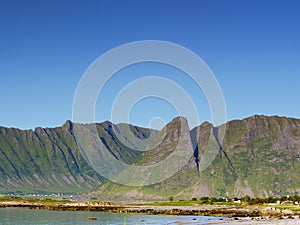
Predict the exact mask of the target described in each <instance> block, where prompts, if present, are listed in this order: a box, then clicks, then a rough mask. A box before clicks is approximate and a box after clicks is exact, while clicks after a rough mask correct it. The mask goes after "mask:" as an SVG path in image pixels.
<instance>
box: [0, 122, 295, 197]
mask: <svg viewBox="0 0 300 225" xmlns="http://www.w3.org/2000/svg"><path fill="white" fill-rule="evenodd" d="M76 125H77V126H80V127H81V128H82V129H87V128H88V127H89V126H92V125H91V124H87V125H79V124H73V123H71V122H70V121H67V122H66V123H65V124H64V125H63V126H62V127H57V128H36V129H35V130H34V131H32V130H26V131H25V130H19V129H15V128H5V127H0V192H2V193H4V192H9V191H23V192H25V191H31V192H33V191H42V192H81V193H84V192H91V191H92V192H91V193H90V196H93V197H98V198H99V199H100V198H101V199H103V200H104V199H109V200H125V199H127V200H128V199H130V200H139V199H142V200H147V199H148V200H154V199H160V200H167V199H168V198H169V197H170V196H174V197H175V199H191V198H193V197H195V198H199V197H201V196H216V197H226V196H229V197H231V196H245V195H250V196H258V197H265V196H281V195H285V194H290V195H292V194H300V179H299V174H300V120H298V119H292V118H285V117H266V116H252V117H249V118H246V119H244V120H235V121H230V122H228V123H227V124H226V133H225V135H224V139H222V138H221V135H220V134H221V130H222V129H224V128H225V126H224V125H223V126H222V127H217V128H216V127H213V126H212V125H211V124H209V123H207V122H205V123H203V124H202V125H200V126H199V127H196V128H194V129H192V130H191V131H190V129H189V127H188V125H187V122H186V120H185V119H184V118H180V117H179V118H175V119H174V120H173V121H171V122H170V123H169V124H167V125H166V127H165V128H164V129H163V130H162V131H160V132H158V131H153V130H149V129H146V128H140V127H135V126H131V125H129V126H126V125H124V124H123V125H122V124H120V125H119V126H116V125H114V124H112V123H110V122H103V123H100V124H96V130H97V134H96V136H95V137H96V138H99V141H100V142H101V145H103V146H105V148H106V149H107V150H108V151H109V152H110V153H111V154H112V155H113V157H114V158H115V159H117V160H119V161H121V162H122V163H126V164H129V165H134V166H137V167H138V166H151V165H155V164H157V163H159V162H164V160H166V159H168V157H170V156H171V155H172V153H173V152H174V150H175V149H176V147H177V148H178V146H179V147H180V149H181V150H182V151H181V152H180V151H179V154H178V155H177V158H176V157H175V158H173V160H172V161H170V162H168V163H169V164H168V168H171V170H172V169H173V170H174V171H175V172H176V171H177V170H178V169H180V170H179V172H178V173H174V174H167V175H170V176H169V178H168V179H166V180H164V181H163V182H160V183H158V184H150V185H147V186H142V187H135V186H127V185H121V184H117V183H115V182H112V181H108V180H107V179H105V178H103V177H102V176H101V175H99V174H98V173H97V172H96V171H95V170H94V169H93V168H92V167H91V166H90V164H92V163H93V160H91V161H89V160H86V158H85V157H84V156H83V155H82V149H81V148H79V147H78V145H77V143H78V140H76V138H75V136H74V132H75V131H74V126H76ZM118 132H120V133H122V134H121V136H120V134H118ZM150 134H154V138H153V139H151V141H150V142H149V143H147V146H146V147H147V149H150V150H149V151H140V150H144V149H139V148H144V147H145V146H143V144H142V142H143V141H145V140H146V139H147V138H149V137H150ZM130 135H133V136H134V137H135V138H137V141H135V142H131V140H132V138H133V137H132V136H130ZM84 141H85V142H86V143H87V144H89V145H91V143H92V141H91V140H84ZM79 146H80V145H79ZM91 146H92V145H91ZM80 147H82V146H80ZM185 151H186V152H187V154H188V155H189V158H187V159H186V160H183V159H184V157H183V156H184V154H185ZM87 161H89V163H88V162H87ZM167 171H169V170H167V169H165V168H163V167H162V168H160V169H159V172H156V173H153V172H151V171H146V172H147V173H148V174H147V176H144V174H142V173H141V174H139V173H136V172H135V173H133V172H131V171H130V169H128V168H127V169H126V170H123V171H121V173H120V174H119V176H120V177H122V178H123V181H124V180H125V181H128V183H129V184H130V183H132V184H133V181H134V180H135V179H142V181H144V182H150V181H151V180H153V179H155V178H157V179H159V178H164V175H165V174H166V173H167ZM151 173H152V174H151ZM126 174H127V175H128V174H130V176H128V177H126V176H127V175H126ZM125 175H126V176H125ZM156 176H157V177H156ZM143 177H145V179H144V180H143ZM116 179H117V177H116ZM147 179H148V180H147ZM150 183H151V182H150Z"/></svg>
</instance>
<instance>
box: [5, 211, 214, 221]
mask: <svg viewBox="0 0 300 225" xmlns="http://www.w3.org/2000/svg"><path fill="white" fill-rule="evenodd" d="M89 217H95V218H97V220H95V221H90V220H88V218H89ZM219 219H220V218H217V217H206V216H170V215H144V214H116V213H108V212H82V211H78V212H73V211H64V212H61V211H50V210H37V209H24V208H0V224H1V225H7V224H14V225H29V224H30V225H34V224H38V225H50V224H67V225H71V224H72V225H75V224H78V225H79V224H80V225H85V224H87V225H94V224H98V225H102V224H103V225H107V224H120V225H124V224H126V225H148V224H149V225H150V224H177V225H178V224H206V223H207V222H208V221H210V222H211V221H212V220H219Z"/></svg>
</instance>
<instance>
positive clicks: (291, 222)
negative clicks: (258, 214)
mask: <svg viewBox="0 0 300 225" xmlns="http://www.w3.org/2000/svg"><path fill="white" fill-rule="evenodd" d="M207 224H221V225H271V224H272V225H300V219H283V220H277V219H272V220H252V219H251V218H244V219H240V220H234V219H228V220H224V221H211V222H208V223H207Z"/></svg>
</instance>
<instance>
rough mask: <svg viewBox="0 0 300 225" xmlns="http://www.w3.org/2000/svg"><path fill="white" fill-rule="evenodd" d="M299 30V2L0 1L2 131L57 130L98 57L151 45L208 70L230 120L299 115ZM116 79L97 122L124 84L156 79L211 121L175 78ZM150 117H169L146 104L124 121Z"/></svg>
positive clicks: (162, 107) (157, 69) (146, 69)
mask: <svg viewBox="0 0 300 225" xmlns="http://www.w3.org/2000/svg"><path fill="white" fill-rule="evenodd" d="M299 27H300V2H299V1H297V0H295V1H292V0H287V1H284V0H282V1H276V0H272V1H271V0H257V1H254V0H251V1H248V0H243V1H240V0H238V1H230V0H220V1H216V0H207V1H202V0H197V1H196V0H195V1H192V0H190V1H184V0H182V1H176V0H175V1H174V0H173V1H171V0H170V1H168V0H166V1H161V0H160V1H157V0H151V1H150V0H149V1H146V0H144V1H140V0H138V1H132V0H128V1H122V0H119V1H114V0H112V1H109V0H103V1H100V0H99V1H95V0H88V1H86V0H82V1H78V0H68V1H67V0H51V1H46V0H44V1H40V0H36V1H32V0H26V1H21V0H19V1H15V0H6V1H5V0H1V1H0V104H1V106H0V107H1V108H0V125H1V126H7V127H18V128H22V129H31V128H34V127H37V126H42V127H54V126H60V125H61V124H63V123H64V122H65V121H66V120H67V119H72V104H73V98H74V93H75V91H76V87H77V85H78V82H79V81H80V79H81V77H82V75H83V74H84V72H85V70H86V69H87V68H88V66H89V65H90V64H91V63H92V62H93V61H94V60H95V59H97V58H98V57H99V56H101V55H102V54H104V53H105V52H106V51H108V50H110V49H112V48H115V47H117V46H119V45H121V44H125V43H128V42H132V41H139V40H149V39H150V40H164V41H170V42H174V43H177V44H179V45H182V46H184V47H186V48H189V49H190V50H192V51H193V52H195V53H196V54H198V55H199V56H200V57H201V58H202V59H203V60H204V61H205V62H206V63H207V64H208V65H209V67H210V68H211V69H212V71H213V72H214V74H215V76H216V78H217V80H218V82H219V84H220V86H221V88H222V90H223V94H224V98H225V102H226V106H227V117H228V120H231V119H242V118H244V117H247V116H251V115H253V114H265V115H283V116H288V117H296V118H300V104H299V103H298V101H299V97H300V29H299ZM137 71H139V72H138V73H137ZM123 73H124V74H125V75H123V76H119V77H118V74H116V75H115V77H113V78H112V79H111V82H110V84H109V85H108V86H107V88H106V89H104V92H103V96H104V97H103V99H104V100H99V101H98V103H97V107H96V119H97V121H99V122H101V121H104V120H110V119H111V117H110V116H111V115H110V109H111V105H112V101H113V99H114V94H116V93H118V91H119V90H120V89H122V87H124V85H126V84H127V83H128V82H130V81H132V80H134V79H137V78H139V77H143V76H145V75H157V74H159V75H161V76H165V77H167V78H169V79H171V80H173V81H174V82H178V83H180V85H181V86H182V87H183V88H184V89H185V90H187V92H189V94H190V95H192V99H193V101H194V102H195V105H196V106H197V109H198V110H199V112H200V121H204V120H210V114H209V109H208V106H207V103H206V102H205V98H204V97H203V96H201V93H200V94H199V95H198V94H197V90H194V87H193V84H192V83H191V82H190V81H189V80H188V79H186V78H181V77H182V74H179V73H178V71H175V70H172V69H170V68H166V67H164V66H159V65H152V66H151V65H150V66H149V65H138V66H137V67H136V68H135V69H133V70H132V71H131V68H127V70H126V69H124V71H123ZM135 73H136V74H135ZM126 74H127V76H126ZM105 90H106V92H105ZM198 92H199V91H198ZM155 116H158V117H162V118H163V120H165V122H168V121H170V120H171V119H172V118H173V117H174V116H176V111H175V110H174V108H173V107H172V106H171V105H170V104H168V103H166V102H163V101H162V100H159V99H145V100H144V101H142V102H140V103H139V104H137V105H136V106H135V107H134V108H133V109H132V112H131V115H130V121H129V122H132V123H134V124H137V125H141V126H147V125H148V124H149V121H150V120H151V118H153V117H155ZM114 122H119V121H114ZM193 125H194V124H192V125H191V126H193Z"/></svg>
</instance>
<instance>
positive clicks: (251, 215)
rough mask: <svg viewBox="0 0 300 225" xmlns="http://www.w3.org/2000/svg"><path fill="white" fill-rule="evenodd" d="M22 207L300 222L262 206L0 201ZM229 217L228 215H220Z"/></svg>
mask: <svg viewBox="0 0 300 225" xmlns="http://www.w3.org/2000/svg"><path fill="white" fill-rule="evenodd" d="M9 207H21V208H29V209H46V210H55V211H99V212H111V213H124V214H126V213H140V214H147V215H176V216H179V215H182V216H188V215H189V216H191V215H193V216H215V217H220V220H217V221H211V222H209V221H208V223H207V224H223V225H227V224H240V225H246V224H279V225H283V224H287V225H294V224H300V219H299V216H300V212H293V211H290V210H278V209H275V208H271V207H265V208H262V207H259V206H216V205H194V206H156V205H151V204H149V205H143V204H114V203H110V202H63V201H62V202H59V201H50V200H48V201H44V200H42V201H29V200H26V199H21V200H18V201H16V200H7V201H0V208H9ZM221 218H226V219H221Z"/></svg>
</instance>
